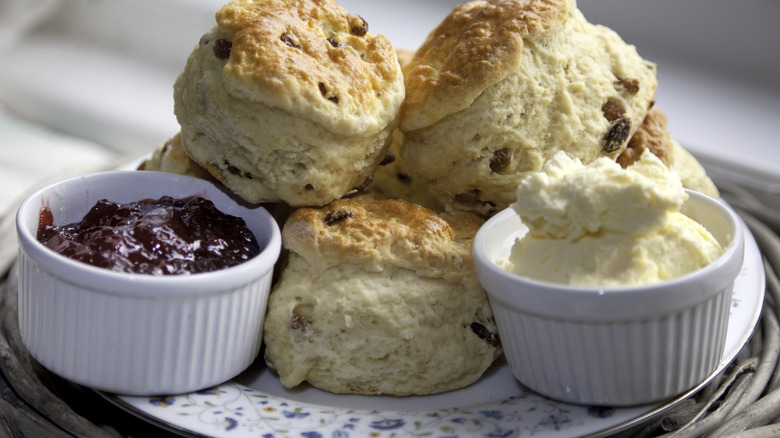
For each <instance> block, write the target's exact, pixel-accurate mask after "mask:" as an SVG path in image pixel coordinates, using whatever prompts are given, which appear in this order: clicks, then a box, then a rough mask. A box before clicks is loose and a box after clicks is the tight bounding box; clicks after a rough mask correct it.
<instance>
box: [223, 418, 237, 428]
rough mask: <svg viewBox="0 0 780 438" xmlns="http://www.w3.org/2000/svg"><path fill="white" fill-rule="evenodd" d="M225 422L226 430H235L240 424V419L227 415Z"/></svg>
mask: <svg viewBox="0 0 780 438" xmlns="http://www.w3.org/2000/svg"><path fill="white" fill-rule="evenodd" d="M225 423H226V425H225V430H233V429H235V428H236V427H237V426H238V421H236V420H234V419H232V418H230V417H225Z"/></svg>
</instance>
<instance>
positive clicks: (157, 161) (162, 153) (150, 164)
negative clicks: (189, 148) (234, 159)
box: [138, 133, 213, 180]
mask: <svg viewBox="0 0 780 438" xmlns="http://www.w3.org/2000/svg"><path fill="white" fill-rule="evenodd" d="M138 170H152V171H157V172H168V173H175V174H177V175H186V176H194V177H196V178H202V179H208V180H211V179H213V178H211V175H210V174H209V173H208V172H207V171H206V169H204V168H203V167H201V166H200V165H198V163H196V162H194V161H192V159H191V158H190V157H189V155H187V152H185V151H184V148H183V147H182V145H181V135H180V134H179V133H177V134H176V135H174V136H173V137H171V138H170V139H168V140H166V141H164V142H162V143H160V144H159V145H158V146H157V148H156V149H155V150H154V152H152V155H151V156H150V157H149V158H147V159H145V160H144V161H142V162H141V164H140V166H139V167H138Z"/></svg>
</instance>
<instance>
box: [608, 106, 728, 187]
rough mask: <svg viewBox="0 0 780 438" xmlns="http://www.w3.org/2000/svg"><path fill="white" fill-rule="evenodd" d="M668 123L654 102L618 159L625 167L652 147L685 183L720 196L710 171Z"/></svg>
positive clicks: (654, 153)
mask: <svg viewBox="0 0 780 438" xmlns="http://www.w3.org/2000/svg"><path fill="white" fill-rule="evenodd" d="M668 125H669V120H668V118H667V117H666V114H664V113H663V112H662V111H661V110H660V109H659V108H658V107H657V106H654V107H653V108H652V109H651V110H650V111H648V113H647V116H646V117H645V119H644V120H643V121H642V124H641V125H640V126H639V129H637V131H636V132H635V133H634V135H633V136H632V137H631V140H629V142H628V147H627V148H626V149H625V150H624V151H623V152H622V153H621V154H620V155H619V156H618V158H617V162H618V163H619V164H620V165H621V166H622V167H628V166H630V165H632V164H633V163H634V162H636V161H637V160H638V159H639V157H641V156H642V153H643V152H644V151H645V150H649V151H650V152H652V153H653V155H655V156H656V157H658V158H660V159H661V162H663V163H664V164H665V165H666V166H667V167H670V168H671V169H674V170H675V171H676V172H677V174H678V175H680V180H681V181H682V184H683V187H685V188H687V189H691V190H696V191H698V192H701V193H704V194H705V195H708V196H712V197H713V198H717V197H719V196H720V192H719V190H718V188H717V187H716V186H715V183H714V182H713V181H712V179H711V178H710V177H709V175H707V171H706V170H705V169H704V167H703V166H702V165H701V164H700V163H699V161H698V160H697V159H696V158H695V157H694V156H693V155H691V153H690V152H688V151H687V150H686V149H685V148H683V147H682V145H680V143H679V142H677V141H676V140H675V139H674V138H673V137H672V135H671V133H670V132H669V129H668Z"/></svg>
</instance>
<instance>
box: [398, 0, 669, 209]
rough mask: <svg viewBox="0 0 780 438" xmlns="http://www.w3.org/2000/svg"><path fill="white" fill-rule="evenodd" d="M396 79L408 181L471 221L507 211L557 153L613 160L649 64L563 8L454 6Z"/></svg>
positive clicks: (546, 2) (638, 106)
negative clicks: (527, 176) (471, 215)
mask: <svg viewBox="0 0 780 438" xmlns="http://www.w3.org/2000/svg"><path fill="white" fill-rule="evenodd" d="M488 54H489V56H488ZM485 58H487V59H485ZM458 66H461V67H458ZM405 75H406V88H407V90H406V93H407V98H406V100H405V102H404V105H403V107H402V116H401V117H402V120H401V125H400V128H401V130H402V131H404V134H405V144H404V147H403V151H402V153H403V156H404V159H405V160H406V162H407V164H408V166H409V169H410V171H411V173H412V175H413V177H416V178H419V179H420V181H421V183H422V184H423V185H426V186H428V187H429V189H430V190H431V192H432V194H433V195H434V196H435V197H436V198H437V199H439V201H440V202H441V203H442V204H444V205H445V207H446V208H450V209H465V210H469V211H473V212H475V213H479V214H483V215H490V214H492V213H493V212H495V211H497V210H500V209H502V208H505V207H506V206H507V205H509V204H510V203H511V202H513V201H514V196H515V195H514V193H515V190H514V188H515V187H516V186H517V182H518V179H519V177H520V176H521V175H522V174H523V173H524V172H527V171H536V170H539V169H541V167H542V165H543V164H544V163H545V162H546V161H547V160H549V159H550V158H551V157H552V156H553V155H554V154H555V152H557V151H559V150H565V151H567V152H568V153H570V154H571V155H573V156H576V157H577V158H579V159H581V160H582V161H583V162H590V161H592V160H595V159H596V158H599V157H602V156H608V157H611V158H613V159H614V158H616V157H617V155H618V154H620V152H621V151H622V150H623V149H625V147H626V143H627V142H628V139H629V138H630V137H631V135H632V134H633V133H634V131H636V129H637V127H638V126H639V124H640V123H641V121H642V120H643V119H644V117H645V114H646V113H647V111H648V109H649V107H650V106H651V103H652V101H653V97H654V95H655V90H656V88H657V80H656V70H655V64H653V63H651V62H648V61H646V60H644V59H642V57H640V56H639V54H638V53H637V51H636V49H635V47H634V46H632V45H629V44H626V43H625V42H624V41H623V40H622V39H621V38H620V37H619V36H618V35H617V34H616V33H615V32H614V31H612V30H610V29H608V28H605V27H603V26H599V25H594V24H591V23H589V22H587V20H586V19H585V17H584V16H583V15H582V13H581V12H580V11H579V9H577V7H576V4H575V2H574V1H564V0H561V1H553V0H490V1H487V2H482V1H478V2H471V3H466V4H464V5H461V6H458V7H456V8H455V9H454V10H453V12H452V13H451V14H450V15H449V16H448V17H447V18H445V19H444V21H443V22H442V24H441V25H440V26H439V27H438V28H436V29H434V31H433V32H431V34H430V35H429V36H428V38H427V40H426V41H425V43H424V44H423V45H422V46H421V47H420V49H418V51H417V52H416V54H415V57H414V58H413V59H412V61H411V62H410V64H409V65H408V66H407V67H406V69H405ZM472 76H473V77H472Z"/></svg>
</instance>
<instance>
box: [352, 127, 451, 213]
mask: <svg viewBox="0 0 780 438" xmlns="http://www.w3.org/2000/svg"><path fill="white" fill-rule="evenodd" d="M403 144H404V134H403V133H402V132H401V131H399V130H396V131H395V132H394V133H393V142H392V143H391V144H390V148H389V149H388V151H387V155H386V156H385V159H384V160H382V162H380V163H379V166H378V167H377V168H376V172H375V173H374V178H373V179H372V181H371V184H369V186H368V187H367V188H366V191H367V192H368V193H370V194H371V195H372V196H373V197H374V198H376V199H403V200H405V201H408V202H411V203H412V204H417V205H421V206H423V207H425V208H428V209H430V210H433V211H437V212H438V211H442V210H443V207H442V205H441V203H439V201H438V200H437V199H436V198H434V197H433V196H432V195H431V194H430V193H429V192H428V190H427V188H426V187H425V186H424V185H422V184H420V181H419V179H416V178H412V176H411V174H410V172H409V166H407V165H406V161H404V159H403V156H402V155H401V148H402V146H403Z"/></svg>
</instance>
